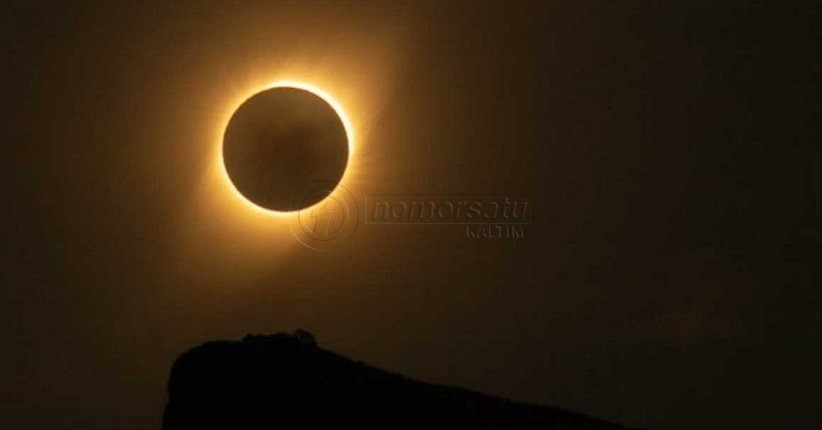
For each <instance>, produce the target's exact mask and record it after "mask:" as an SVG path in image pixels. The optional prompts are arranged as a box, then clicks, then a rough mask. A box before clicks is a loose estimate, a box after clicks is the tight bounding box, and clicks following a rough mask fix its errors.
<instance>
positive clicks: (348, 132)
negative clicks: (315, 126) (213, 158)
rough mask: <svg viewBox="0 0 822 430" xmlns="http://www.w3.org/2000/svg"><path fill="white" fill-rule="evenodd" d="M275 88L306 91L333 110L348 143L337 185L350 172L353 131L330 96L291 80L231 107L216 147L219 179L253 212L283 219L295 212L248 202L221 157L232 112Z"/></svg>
mask: <svg viewBox="0 0 822 430" xmlns="http://www.w3.org/2000/svg"><path fill="white" fill-rule="evenodd" d="M275 88H294V89H298V90H303V91H307V92H309V93H312V94H314V95H316V96H317V97H319V98H321V99H322V100H323V101H324V102H326V103H328V105H329V106H331V108H332V109H333V110H334V112H335V113H336V114H337V116H338V117H339V119H340V121H341V122H342V125H343V128H344V129H345V136H346V139H347V141H348V142H347V143H348V160H347V162H346V168H345V170H344V171H343V174H342V177H341V178H340V180H339V181H338V185H339V184H343V182H344V181H345V178H346V176H347V175H348V171H349V170H350V167H351V160H352V159H353V157H352V155H353V154H354V131H353V127H352V126H351V121H350V120H349V119H348V115H346V113H345V110H344V109H343V108H342V106H341V105H340V104H339V103H338V102H337V101H336V100H335V99H334V98H333V97H332V96H331V95H330V94H328V93H327V92H325V91H324V90H322V89H320V88H318V87H317V86H315V85H313V84H309V83H306V82H301V81H292V80H281V81H276V82H273V83H269V84H268V85H264V86H262V87H260V88H257V89H256V90H255V91H252V92H250V94H248V95H247V96H245V97H243V98H242V100H241V101H240V102H239V103H236V104H234V105H233V106H232V109H231V111H230V113H229V114H228V115H227V116H226V119H225V120H224V121H223V123H222V125H221V128H220V130H221V133H220V140H219V145H218V146H217V160H218V165H219V173H220V176H221V179H222V181H224V182H225V183H226V184H227V186H228V187H229V189H230V190H231V191H232V193H231V194H233V195H234V197H236V198H237V199H239V201H242V202H244V203H245V205H246V206H248V207H250V208H251V209H253V210H254V211H255V212H258V213H261V214H265V215H270V216H277V217H284V216H285V217H287V216H289V215H291V214H292V213H294V212H296V211H292V212H287V211H278V210H273V209H268V208H265V207H262V206H259V205H257V204H256V203H254V202H253V201H251V200H249V199H248V198H247V197H246V196H244V195H243V194H242V193H241V192H240V190H239V189H238V188H237V186H236V185H235V184H234V182H233V181H232V180H231V177H230V175H229V174H228V169H227V167H226V163H225V159H224V155H223V145H224V144H225V137H224V134H225V131H226V129H227V127H228V124H229V122H230V121H231V117H232V115H233V114H234V112H236V111H237V110H238V109H239V107H240V106H241V105H242V104H243V103H245V101H246V100H248V99H250V98H251V97H253V96H254V95H256V94H258V93H261V92H264V91H268V90H271V89H275ZM329 196H330V194H329ZM326 198H328V197H326ZM323 201H325V198H324V199H323V200H321V201H319V202H317V203H314V204H313V205H311V206H310V207H307V208H303V209H300V210H309V209H311V208H313V207H315V206H317V205H319V204H320V203H322V202H323Z"/></svg>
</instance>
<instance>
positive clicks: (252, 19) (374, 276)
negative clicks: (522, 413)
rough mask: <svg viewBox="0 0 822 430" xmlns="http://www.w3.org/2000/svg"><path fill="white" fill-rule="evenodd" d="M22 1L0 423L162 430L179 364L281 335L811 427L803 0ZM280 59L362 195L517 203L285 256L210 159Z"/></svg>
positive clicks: (568, 388) (746, 422) (642, 407)
mask: <svg viewBox="0 0 822 430" xmlns="http://www.w3.org/2000/svg"><path fill="white" fill-rule="evenodd" d="M19 3H20V4H19V5H11V6H8V5H7V6H3V12H2V15H0V16H1V17H2V18H1V19H2V25H0V31H2V40H3V41H4V42H3V43H2V47H3V58H4V59H5V65H4V68H3V74H4V76H3V79H2V80H0V82H2V84H0V85H2V87H3V92H2V94H4V96H5V103H4V104H3V106H4V118H5V121H6V124H7V125H6V127H4V129H3V133H4V135H3V137H4V139H3V145H2V147H0V148H1V149H0V151H2V166H0V167H1V169H0V172H2V173H1V174H2V175H3V181H2V184H3V185H2V197H3V198H4V200H5V202H6V205H5V207H6V210H5V213H4V215H3V225H4V226H5V231H4V233H3V235H2V241H0V244H1V245H0V246H2V252H3V254H2V256H3V258H2V262H3V267H2V270H0V276H2V278H1V279H2V285H1V286H0V335H2V339H3V343H4V345H3V350H2V353H0V381H2V383H0V427H4V428H17V429H29V428H31V429H41V428H82V429H89V430H91V429H111V428H119V429H143V428H157V427H159V420H160V413H161V408H162V405H163V402H164V399H165V392H164V389H165V383H166V378H167V376H168V372H169V370H170V366H171V363H172V361H173V360H174V358H175V357H176V356H177V355H178V354H179V353H181V352H182V351H184V350H186V349H188V348H190V347H192V346H195V345H197V344H199V343H202V342H205V341H208V340H214V339H224V338H239V337H241V336H243V335H244V334H246V333H272V332H277V331H291V330H293V329H294V328H297V327H300V328H303V329H306V330H309V331H311V332H312V333H314V334H315V335H316V337H317V338H318V340H319V343H320V345H321V346H323V347H326V348H329V349H331V350H334V351H336V352H339V353H341V354H345V355H348V356H350V357H352V358H355V359H358V360H363V361H365V362H368V363H370V364H373V365H376V366H379V367H382V368H385V369H388V370H391V371H396V372H400V373H403V374H405V375H407V376H410V377H414V378H419V379H423V380H427V381H432V382H439V383H448V384H457V385H461V386H465V387H467V388H471V389H476V390H481V391H485V392H488V393H491V394H496V395H501V396H505V397H510V398H512V399H515V400H520V401H529V402H538V403H544V404H550V405H553V406H559V407H565V408H569V409H573V410H577V411H580V412H583V413H586V414H590V415H593V416H597V417H600V418H604V419H608V420H613V421H617V422H620V423H624V424H628V425H634V426H642V427H647V428H654V429H693V428H743V427H744V428H777V427H780V428H814V427H815V425H818V422H819V420H820V412H819V405H818V401H815V400H817V399H814V398H813V397H812V396H810V395H809V394H808V393H809V392H810V388H811V385H812V381H813V379H814V378H812V376H813V375H812V374H809V373H808V371H809V369H810V367H811V364H812V363H815V362H816V361H818V360H819V359H820V358H822V357H820V355H819V353H818V352H814V350H815V349H816V348H815V346H816V345H815V344H816V343H818V337H817V335H816V334H815V332H816V331H817V329H818V328H819V322H820V319H819V316H818V309H819V304H820V303H819V293H818V291H817V290H816V287H817V285H816V284H814V283H813V282H812V280H811V269H812V266H813V263H814V262H815V261H816V260H817V259H818V258H817V256H818V243H819V238H818V219H819V214H818V204H817V201H816V197H815V196H814V195H813V194H812V192H811V184H812V183H814V182H815V181H818V174H816V173H815V172H814V170H813V167H814V165H815V164H816V160H815V157H814V156H815V155H816V152H817V151H816V148H814V146H815V145H816V144H817V143H818V141H819V140H818V137H819V134H818V125H817V124H816V122H817V115H815V114H812V113H811V107H812V106H813V105H814V104H815V103H816V101H817V100H818V98H819V86H818V83H817V82H816V81H817V77H816V74H817V71H816V69H815V68H813V67H811V65H810V60H811V59H812V58H814V57H816V56H818V36H817V34H816V31H815V29H814V28H813V26H812V24H811V23H812V22H814V21H815V20H818V18H819V17H818V13H817V12H816V10H814V9H808V10H794V11H773V10H766V9H764V8H762V7H760V6H757V5H755V4H754V5H752V3H750V2H708V1H701V2H685V1H683V2H654V3H655V4H654V5H653V6H640V4H641V3H643V2H626V4H620V5H619V6H617V5H616V4H613V2H604V1H603V2H593V3H586V4H585V5H581V4H579V3H580V2H570V1H569V2H549V1H546V2H536V1H535V2H511V1H505V2H475V1H472V2H455V3H452V2H427V3H426V2H405V3H404V2H351V3H350V4H344V3H343V2H322V3H313V2H297V1H294V2H282V3H279V2H260V3H256V2H181V4H178V5H176V6H174V5H168V4H166V2H158V3H156V4H144V5H137V6H132V5H129V6H125V5H111V4H109V3H108V2H106V3H100V4H89V5H82V4H80V3H78V4H68V3H62V4H59V5H51V4H46V3H41V4H36V2H19ZM32 3H35V4H32ZM115 3H117V2H115ZM676 3H680V4H681V5H677V4H676ZM720 3H721V4H722V5H721V6H718V5H717V4H720ZM746 3H747V4H748V5H747V6H744V4H746ZM279 79H294V80H304V81H307V82H311V83H313V84H315V85H318V86H320V87H322V88H324V89H325V90H326V91H328V92H329V93H331V94H333V95H334V96H335V98H337V101H338V102H339V103H340V104H341V105H342V106H343V107H344V108H345V109H346V111H347V113H348V115H349V116H350V119H351V122H352V123H353V127H354V128H355V134H356V138H355V145H354V151H353V155H352V158H351V160H350V161H351V163H350V166H349V168H350V169H351V170H350V171H348V172H347V173H346V177H345V180H344V183H345V186H346V188H348V189H349V190H350V191H351V193H352V194H353V195H354V197H355V198H356V199H357V200H358V201H359V202H362V201H363V199H364V196H365V195H367V194H380V193H382V194H439V195H443V194H466V195H480V196H489V195H490V196H494V195H514V194H516V195H525V196H528V198H529V201H530V203H531V204H532V207H533V210H534V213H533V222H532V224H529V225H527V226H526V227H525V235H524V237H522V238H517V239H476V238H475V239H470V238H466V232H465V228H464V226H454V225H372V224H364V223H363V224H360V225H359V226H358V228H357V231H356V233H355V234H354V236H353V237H352V238H351V239H350V240H349V241H348V242H347V243H345V244H344V245H343V246H340V247H338V248H337V249H335V250H332V251H327V252H318V251H314V250H312V249H308V248H306V247H304V246H302V245H301V244H300V243H299V242H298V241H297V240H296V239H295V238H294V237H293V235H292V232H291V230H290V228H289V225H288V222H287V221H285V220H284V219H280V218H270V217H266V216H264V215H262V214H259V213H255V212H254V211H250V210H248V207H247V206H245V205H244V204H243V203H242V202H241V201H239V200H238V199H237V196H236V195H234V194H231V192H230V191H229V189H228V188H227V187H226V184H225V181H224V178H223V177H221V176H220V174H219V169H217V168H216V166H217V164H216V162H215V160H216V158H215V153H216V152H215V150H218V149H219V142H220V136H221V133H222V131H223V127H224V126H225V123H226V121H227V119H228V115H230V113H231V110H232V109H233V108H234V107H236V106H237V105H238V103H240V102H241V101H242V99H243V98H244V97H247V96H249V95H251V93H252V92H253V90H254V89H258V88H260V86H262V85H265V84H266V83H268V82H272V81H275V80H279ZM812 259H813V261H812Z"/></svg>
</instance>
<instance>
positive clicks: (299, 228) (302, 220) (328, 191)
mask: <svg viewBox="0 0 822 430" xmlns="http://www.w3.org/2000/svg"><path fill="white" fill-rule="evenodd" d="M306 189H307V190H308V191H306V192H305V193H303V194H302V195H301V196H300V198H298V199H294V200H293V201H292V204H291V207H292V208H303V209H296V212H294V215H292V216H291V217H290V218H289V225H290V226H291V232H292V233H294V237H296V238H297V240H299V241H300V243H302V244H303V245H305V246H307V247H309V248H311V249H315V250H318V251H328V250H330V249H333V248H336V247H338V246H340V245H342V244H343V243H345V242H347V241H348V239H350V238H351V236H353V235H354V232H355V231H356V230H357V224H358V223H359V217H360V213H359V208H358V207H357V201H356V200H355V199H354V196H353V195H352V194H351V192H350V191H348V189H346V188H345V187H343V186H342V185H337V184H334V183H331V182H329V183H327V184H316V183H315V184H312V186H311V187H307V188H306ZM324 196H327V197H325V198H323V197H324ZM318 200H319V202H318V203H316V204H313V205H311V206H308V207H306V202H317V201H318Z"/></svg>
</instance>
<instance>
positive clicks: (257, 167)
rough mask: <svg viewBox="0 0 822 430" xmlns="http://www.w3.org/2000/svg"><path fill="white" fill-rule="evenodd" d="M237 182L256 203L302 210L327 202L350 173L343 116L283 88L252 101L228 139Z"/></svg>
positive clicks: (227, 157)
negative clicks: (326, 199)
mask: <svg viewBox="0 0 822 430" xmlns="http://www.w3.org/2000/svg"><path fill="white" fill-rule="evenodd" d="M223 162H224V163H225V168H226V171H227V172H228V176H229V178H230V179H231V182H232V183H233V184H234V186H235V187H236V188H237V190H238V191H239V192H240V193H241V194H242V195H243V196H245V197H246V198H247V199H248V200H250V201H251V202H253V203H254V204H256V205H258V206H261V207H263V208H266V209H270V210H274V211H281V212H282V211H289V210H298V209H302V208H305V207H308V206H311V205H313V204H315V203H317V202H319V201H321V200H322V199H324V198H325V197H326V196H327V195H328V194H329V193H330V192H331V190H332V189H333V186H335V185H336V184H337V183H339V181H340V179H342V176H343V173H344V172H345V166H346V164H347V163H348V137H347V135H346V130H345V125H344V124H343V122H342V119H340V117H339V115H337V112H336V111H335V110H334V108H333V107H331V105H330V104H328V102H326V101H325V100H323V99H322V98H321V97H320V96H318V95H316V94H314V93H312V92H310V91H306V90H302V89H298V88H290V87H277V88H272V89H268V90H265V91H262V92H260V93H257V94H255V95H254V96H252V97H251V98H249V99H248V100H246V101H245V102H244V103H243V104H242V105H241V106H240V107H239V108H238V109H237V111H236V112H234V114H233V115H232V117H231V120H230V121H229V123H228V127H227V128H226V131H225V136H224V139H223Z"/></svg>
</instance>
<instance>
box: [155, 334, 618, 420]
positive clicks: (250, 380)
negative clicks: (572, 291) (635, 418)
mask: <svg viewBox="0 0 822 430" xmlns="http://www.w3.org/2000/svg"><path fill="white" fill-rule="evenodd" d="M168 397H169V401H168V404H167V405H166V409H165V414H164V418H163V429H164V430H181V429H204V428H220V429H231V430H242V429H251V428H254V429H257V428H261V429H262V428H265V429H277V428H341V427H343V426H348V427H352V428H357V429H370V428H374V429H377V428H379V429H396V428H422V427H423V426H424V427H426V428H432V427H433V428H443V426H447V427H448V428H466V429H536V428H540V429H591V430H593V429H597V430H599V429H602V430H618V429H624V427H622V426H619V425H616V424H610V423H607V422H604V421H600V420H596V419H593V418H589V417H586V416H584V415H580V414H576V413H572V412H568V411H564V410H561V409H556V408H550V407H544V406H536V405H528V404H522V403H515V402H511V401H507V400H504V399H501V398H496V397H491V396H487V395H484V394H480V393H477V392H473V391H469V390H464V389H460V388H454V387H447V386H442V385H434V384H428V383H424V382H419V381H415V380H412V379H408V378H405V377H403V376H400V375H396V374H393V373H389V372H386V371H383V370H380V369H378V368H375V367H372V366H369V365H366V364H363V363H360V362H355V361H352V360H350V359H348V358H346V357H343V356H341V355H338V354H335V353H333V352H330V351H326V350H324V349H322V348H319V347H318V346H317V345H316V343H315V342H314V338H313V337H312V336H311V335H310V334H308V333H307V332H303V331H300V330H298V331H297V332H295V333H294V334H293V335H289V334H284V333H280V334H275V335H268V336H262V335H248V336H246V337H245V338H244V339H243V340H242V341H215V342H208V343H206V344H203V345H201V346H198V347H196V348H194V349H191V350H189V351H187V352H186V353H184V354H183V355H181V356H180V357H179V358H178V359H177V360H176V362H175V363H174V366H173V368H172V371H171V377H170V379H169V384H168Z"/></svg>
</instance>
